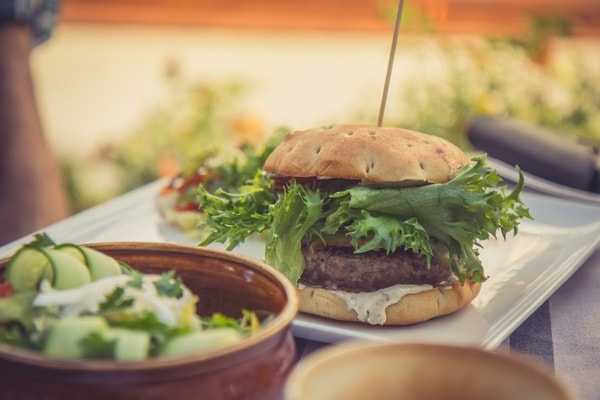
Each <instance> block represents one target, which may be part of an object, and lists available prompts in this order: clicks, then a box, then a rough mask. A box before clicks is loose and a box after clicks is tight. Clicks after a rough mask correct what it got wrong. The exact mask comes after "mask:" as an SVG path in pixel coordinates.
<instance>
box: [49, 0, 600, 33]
mask: <svg viewBox="0 0 600 400" xmlns="http://www.w3.org/2000/svg"><path fill="white" fill-rule="evenodd" d="M397 4H398V2H397V1H396V0H63V3H62V11H61V12H62V14H61V18H62V21H64V22H74V23H77V22H80V23H118V24H158V25H179V26H197V27H225V28H256V29H288V30H289V29H295V30H307V29H310V30H349V31H364V32H383V31H389V30H390V29H391V25H392V20H393V16H394V13H395V9H396V6H397ZM405 7H406V9H405V21H406V23H404V22H403V23H404V25H403V27H404V29H409V30H415V31H416V30H422V29H423V22H428V23H431V24H432V25H433V26H434V27H435V29H436V31H437V32H441V33H460V34H495V35H505V34H514V33H519V32H524V31H526V30H527V29H528V28H529V24H530V23H531V15H532V13H535V14H539V15H542V16H546V17H554V16H561V17H563V18H565V19H567V20H569V21H570V23H571V24H572V28H573V33H574V34H576V35H592V36H600V1H597V0H406V1H405Z"/></svg>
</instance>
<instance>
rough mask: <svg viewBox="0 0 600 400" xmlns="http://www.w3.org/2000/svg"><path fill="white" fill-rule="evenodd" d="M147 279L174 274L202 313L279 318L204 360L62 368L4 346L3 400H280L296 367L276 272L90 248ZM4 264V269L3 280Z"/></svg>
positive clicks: (292, 299) (221, 259)
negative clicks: (247, 312) (248, 313)
mask: <svg viewBox="0 0 600 400" xmlns="http://www.w3.org/2000/svg"><path fill="white" fill-rule="evenodd" d="M90 247H94V248H96V249H98V250H101V251H104V252H106V253H107V254H109V255H111V256H113V257H115V258H117V259H119V260H122V261H124V262H126V263H128V264H129V265H131V266H132V267H133V268H135V269H138V270H140V271H142V272H146V273H160V272H165V271H168V270H171V269H175V270H176V271H177V273H178V275H179V276H181V278H182V280H183V282H184V283H185V284H186V285H187V286H188V287H189V288H190V289H191V290H192V291H193V292H195V293H196V294H197V295H198V296H199V297H200V301H199V303H198V312H199V313H201V314H207V313H212V312H215V311H219V312H222V313H225V314H227V315H229V316H232V317H238V316H240V310H242V309H244V308H245V309H248V310H251V311H256V312H257V313H258V314H262V313H270V314H273V315H274V316H275V317H274V319H273V321H271V322H270V323H269V324H267V325H265V326H264V327H263V328H262V329H260V330H259V331H258V332H256V333H255V334H253V335H251V336H250V337H248V338H245V339H243V340H242V341H241V342H240V343H238V344H235V345H232V346H229V347H227V348H225V349H222V350H215V351H212V352H209V353H205V354H196V355H194V354H189V355H187V356H182V357H172V358H154V359H150V360H146V361H140V362H127V363H119V362H116V361H105V360H73V361H70V360H57V359H50V358H46V357H44V356H42V355H40V354H38V353H34V352H30V351H27V350H21V349H14V348H12V347H9V346H6V345H1V346H0V397H1V398H2V399H19V400H29V399H36V400H37V399H45V400H50V399H56V400H59V399H60V400H66V399H68V400H78V399H102V400H107V399H108V400H117V399H144V400H150V399H161V400H162V399H172V400H175V399H198V398H205V399H279V398H281V393H282V388H283V384H284V382H285V379H286V377H287V375H288V374H289V372H290V371H291V369H292V367H293V366H294V363H295V359H296V352H295V346H294V340H293V337H292V334H291V322H292V320H293V318H294V317H295V315H296V313H297V307H298V304H297V298H296V292H295V288H294V287H293V285H292V284H291V283H290V282H289V280H287V279H286V278H285V277H284V276H283V275H282V274H280V273H279V272H278V271H276V270H274V269H272V268H271V267H269V266H267V265H264V264H261V263H259V262H256V261H254V260H251V259H249V258H245V257H242V256H237V255H235V254H232V253H229V252H224V251H219V250H210V249H205V248H199V247H193V246H183V245H174V244H160V243H105V244H94V245H90ZM5 265H6V260H4V261H2V262H0V272H3V270H4V268H5Z"/></svg>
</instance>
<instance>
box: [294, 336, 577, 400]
mask: <svg viewBox="0 0 600 400" xmlns="http://www.w3.org/2000/svg"><path fill="white" fill-rule="evenodd" d="M284 398H285V400H336V399H344V400H362V399H378V400H392V399H394V400H441V399H443V400H455V399H456V400H482V399H485V400H574V399H575V398H576V397H574V394H573V393H572V392H571V390H570V388H569V387H568V386H567V385H566V384H565V383H564V382H562V381H561V380H560V379H559V378H557V377H556V376H554V374H553V373H552V372H551V371H548V370H547V369H546V368H544V367H543V366H541V365H539V364H538V363H536V362H534V361H532V360H530V359H529V358H524V357H520V356H515V355H511V354H508V353H502V352H499V351H488V350H484V349H482V348H478V347H462V346H452V345H438V344H425V343H418V344H417V343H415V344H409V343H388V342H385V343H382V342H370V341H351V342H346V343H343V344H339V345H336V346H331V347H327V348H325V349H322V350H318V351H316V352H315V353H312V354H310V355H308V356H307V357H306V358H305V359H303V360H302V361H301V362H300V363H299V365H298V366H297V367H296V369H295V370H294V371H293V372H292V374H291V375H290V376H289V378H288V381H287V384H286V388H285V396H284Z"/></svg>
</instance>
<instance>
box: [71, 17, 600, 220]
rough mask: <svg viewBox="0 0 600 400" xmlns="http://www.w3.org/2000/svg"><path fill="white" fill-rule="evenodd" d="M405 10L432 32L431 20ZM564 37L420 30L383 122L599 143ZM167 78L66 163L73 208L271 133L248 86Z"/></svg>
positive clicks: (592, 80)
mask: <svg viewBox="0 0 600 400" xmlns="http://www.w3.org/2000/svg"><path fill="white" fill-rule="evenodd" d="M408 11H411V10H410V9H409V10H408ZM413 11H414V10H413ZM407 15H408V16H407V17H406V18H410V19H411V21H413V23H414V24H417V25H419V26H422V27H424V28H423V29H424V30H426V31H427V32H435V27H434V26H433V25H432V24H431V21H429V20H426V19H423V18H420V17H419V15H418V14H415V13H414V12H412V11H411V12H408V13H407ZM568 33H569V25H568V21H564V20H563V19H561V18H560V17H555V16H552V17H548V18H544V17H539V16H534V17H532V24H531V29H530V32H528V33H527V34H524V35H522V36H521V37H516V38H503V39H493V38H457V37H445V36H441V35H432V34H429V35H424V38H420V39H416V43H417V45H413V46H411V47H410V49H409V51H416V52H417V55H418V59H419V60H420V62H418V63H417V65H416V66H415V69H414V70H413V71H410V72H409V74H408V75H407V76H405V78H408V79H403V80H402V83H401V85H400V86H399V87H396V88H395V89H396V90H390V93H395V95H396V96H398V98H397V99H394V100H395V103H397V104H400V106H397V107H396V108H394V107H389V106H388V108H387V110H386V116H385V124H386V125H394V126H402V127H406V128H410V129H415V130H419V131H423V132H427V133H431V134H435V135H439V136H442V137H446V138H448V139H449V140H451V141H453V142H454V143H456V144H458V145H459V146H460V147H462V148H463V149H465V150H469V149H470V146H469V143H468V142H467V139H466V135H465V131H466V127H467V125H468V123H469V121H470V120H471V119H472V118H473V117H474V116H476V115H482V114H485V115H505V116H511V117H515V118H518V119H521V120H523V121H526V122H530V123H534V124H539V125H541V126H544V127H546V128H548V129H551V130H554V131H556V132H558V133H563V134H566V135H572V136H577V137H579V138H583V139H584V140H587V141H589V142H592V143H594V144H600V129H598V128H599V127H600V66H598V65H597V63H598V58H597V57H596V58H595V59H594V58H592V59H591V60H590V58H589V57H584V55H585V54H584V52H585V51H586V49H585V48H582V49H579V48H577V46H570V45H569V43H567V45H566V46H564V45H563V47H562V49H561V52H560V53H561V54H563V56H561V57H557V56H556V54H555V52H554V46H555V45H556V43H557V42H555V38H556V37H557V36H562V35H567V34H568ZM571 47H572V48H571ZM404 51H407V50H406V49H404ZM168 79H169V81H170V84H171V87H172V91H171V98H170V99H169V101H168V102H167V103H166V104H164V105H161V106H159V107H157V108H156V109H154V110H151V112H149V113H148V114H147V115H146V116H145V117H144V118H142V121H141V123H140V124H139V126H137V127H134V128H133V129H132V130H131V132H127V133H125V134H124V135H123V136H124V139H123V140H122V141H121V142H118V143H113V144H111V145H110V146H106V147H104V148H102V149H99V150H98V152H97V154H96V156H95V158H94V159H88V160H84V162H82V161H81V160H79V161H75V160H63V164H64V171H65V176H66V180H67V184H68V186H69V191H70V193H71V198H72V204H73V211H79V210H82V209H85V208H88V207H90V206H92V205H94V204H97V203H99V202H102V201H105V200H107V199H109V198H111V197H114V196H116V195H119V194H121V193H124V192H126V191H128V190H131V189H133V188H136V187H139V186H141V185H143V184H145V183H147V182H150V181H153V180H155V179H157V178H159V177H161V176H172V175H174V174H175V173H176V172H177V171H178V170H181V169H182V168H184V167H185V166H186V165H190V164H193V163H194V160H199V159H206V158H207V154H210V153H213V154H223V153H227V152H231V151H235V150H236V149H237V148H238V146H239V145H240V143H242V142H244V141H246V140H248V138H256V137H261V136H263V137H268V136H269V133H268V132H264V126H263V125H262V123H261V120H260V118H259V117H257V116H252V115H247V113H245V111H244V109H243V107H242V106H241V100H242V99H243V98H244V96H245V95H246V94H247V93H248V91H249V88H248V86H247V84H246V83H245V82H240V81H237V80H231V81H226V82H216V83H215V82H210V83H209V82H203V81H199V82H184V81H182V80H180V79H179V78H178V76H177V74H171V75H170V76H168ZM348 114H349V116H348V118H347V120H349V121H355V122H361V121H362V122H364V121H369V122H370V123H372V121H375V120H377V118H376V116H373V115H369V114H368V113H367V112H365V111H364V110H358V112H357V111H356V110H354V111H352V110H348ZM351 114H354V115H351ZM251 140H252V139H251Z"/></svg>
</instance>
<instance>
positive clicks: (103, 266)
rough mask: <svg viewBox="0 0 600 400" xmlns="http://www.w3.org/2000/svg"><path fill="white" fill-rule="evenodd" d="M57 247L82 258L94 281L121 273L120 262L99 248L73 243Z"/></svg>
mask: <svg viewBox="0 0 600 400" xmlns="http://www.w3.org/2000/svg"><path fill="white" fill-rule="evenodd" d="M55 249H56V250H60V251H64V252H66V253H69V254H72V255H75V256H77V257H78V258H80V260H81V262H82V263H85V265H87V267H88V269H89V271H90V276H91V278H92V281H97V280H98V279H101V278H104V277H107V276H114V275H121V267H120V265H119V262H118V261H117V260H115V259H114V258H112V257H110V256H108V255H106V254H104V253H102V252H100V251H98V250H94V249H91V248H89V247H85V246H78V245H75V244H71V243H66V244H60V245H58V246H56V247H55Z"/></svg>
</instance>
